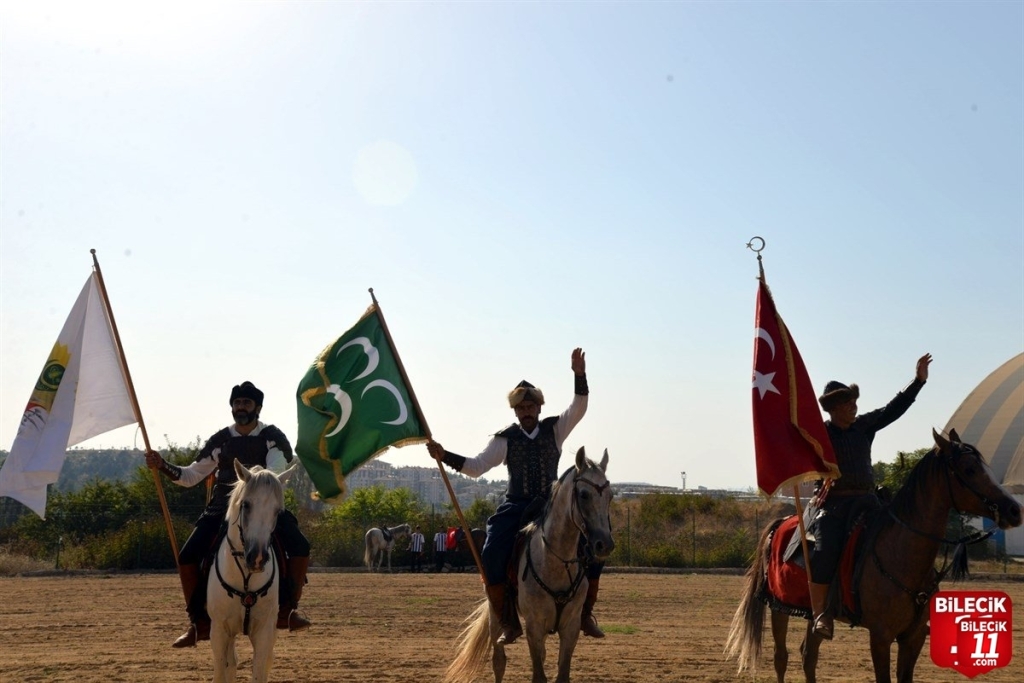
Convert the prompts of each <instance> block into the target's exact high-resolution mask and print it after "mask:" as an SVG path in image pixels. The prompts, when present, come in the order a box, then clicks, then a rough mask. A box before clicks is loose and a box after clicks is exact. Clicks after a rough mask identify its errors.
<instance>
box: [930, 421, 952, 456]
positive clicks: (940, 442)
mask: <svg viewBox="0 0 1024 683" xmlns="http://www.w3.org/2000/svg"><path fill="white" fill-rule="evenodd" d="M953 433H955V432H951V434H953ZM932 438H933V439H935V445H936V446H938V447H939V450H940V451H943V452H945V451H947V450H949V441H948V440H946V438H945V437H944V436H942V435H941V434H939V433H938V432H937V431H935V428H934V427H932Z"/></svg>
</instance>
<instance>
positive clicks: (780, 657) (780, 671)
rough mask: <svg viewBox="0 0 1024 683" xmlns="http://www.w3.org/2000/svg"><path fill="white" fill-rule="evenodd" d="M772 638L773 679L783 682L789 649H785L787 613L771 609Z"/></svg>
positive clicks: (787, 664)
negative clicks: (773, 649)
mask: <svg viewBox="0 0 1024 683" xmlns="http://www.w3.org/2000/svg"><path fill="white" fill-rule="evenodd" d="M771 618H772V640H773V641H774V642H775V656H774V658H773V660H774V664H775V680H776V681H777V683H785V681H786V667H787V666H789V650H787V649H786V634H787V633H788V632H789V615H788V614H786V613H785V612H776V611H774V610H772V617H771Z"/></svg>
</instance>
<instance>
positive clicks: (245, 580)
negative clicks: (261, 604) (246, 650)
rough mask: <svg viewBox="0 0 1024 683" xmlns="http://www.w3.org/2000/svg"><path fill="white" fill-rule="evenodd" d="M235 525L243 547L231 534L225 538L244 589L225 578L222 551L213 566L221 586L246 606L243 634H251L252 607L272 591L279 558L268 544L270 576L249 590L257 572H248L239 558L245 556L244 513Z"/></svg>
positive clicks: (216, 555) (215, 557) (217, 555)
mask: <svg viewBox="0 0 1024 683" xmlns="http://www.w3.org/2000/svg"><path fill="white" fill-rule="evenodd" d="M234 524H235V526H236V527H238V537H239V538H240V539H241V541H242V549H241V550H238V549H237V548H235V544H234V543H232V542H231V534H230V533H228V534H225V536H224V540H226V541H227V542H228V547H229V548H230V549H231V557H232V559H234V561H235V566H236V567H238V572H239V574H241V575H242V590H238V589H237V588H235V587H234V586H231V585H230V584H228V582H227V581H225V580H224V576H223V575H221V573H220V553H215V554H214V559H213V567H214V570H215V571H216V572H217V580H218V581H220V585H221V588H223V589H224V590H225V591H227V594H228V595H229V596H231V597H237V598H238V599H239V600H241V602H242V606H243V607H245V619H244V620H243V621H242V634H243V635H249V622H250V619H249V617H250V614H251V612H252V608H253V607H254V606H255V605H256V601H257V600H258V599H259V598H264V597H266V596H267V593H269V592H270V588H271V586H273V585H274V580H275V579H276V578H277V558H275V557H274V549H273V548H272V547H269V546H268V549H267V554H268V558H267V559H268V561H269V562H270V578H269V579H268V580H267V582H266V583H265V584H264V585H263V587H262V588H259V589H257V590H252V591H251V590H249V579H251V578H252V577H253V576H254V575H255V572H247V571H246V570H245V567H243V566H242V562H241V560H240V559H239V558H242V557H244V556H245V528H244V527H243V526H242V515H241V513H239V515H238V517H237V519H236V520H235V523H234Z"/></svg>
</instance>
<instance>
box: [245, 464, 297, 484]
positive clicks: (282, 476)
mask: <svg viewBox="0 0 1024 683" xmlns="http://www.w3.org/2000/svg"><path fill="white" fill-rule="evenodd" d="M235 462H238V461H237V460H236V461H235ZM298 468H299V463H297V462H296V463H292V466H291V467H289V468H288V469H286V470H285V471H284V472H282V473H281V474H280V475H278V477H277V479H278V481H280V482H281V483H282V484H287V483H288V480H289V479H291V478H292V475H293V474H295V470H297V469H298Z"/></svg>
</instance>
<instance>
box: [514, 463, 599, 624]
mask: <svg viewBox="0 0 1024 683" xmlns="http://www.w3.org/2000/svg"><path fill="white" fill-rule="evenodd" d="M580 482H582V483H584V484H589V485H590V486H591V487H592V488H593V489H594V490H595V491H596V492H597V495H598V496H600V495H601V494H603V493H604V492H605V489H607V488H608V487H609V486H611V482H609V481H607V480H606V481H605V483H604V484H602V485H601V486H598V485H597V484H595V483H594V482H592V481H590V480H589V479H584V478H583V477H582V476H576V477H573V480H572V491H573V495H572V503H571V505H570V507H569V519H570V520H571V521H572V523H573V526H575V527H576V530H577V531H579V532H580V535H581V536H582V537H583V539H584V540H585V541H587V543H585V544H584V545H583V547H584V548H585V549H586V554H585V555H584V554H581V553H580V550H579V543H578V542H577V544H576V548H577V549H576V557H574V558H572V559H570V560H566V559H564V558H562V557H559V556H558V554H556V553H555V552H554V551H553V550H551V546H550V545H548V540H547V538H546V537H545V536H544V528H543V527H540V539H541V541H542V542H543V543H544V547H545V548H546V549H547V552H549V553H551V554H552V555H554V556H555V558H556V559H557V560H558V561H559V562H561V563H562V566H563V567H564V568H565V574H566V576H568V577H569V587H568V588H566V589H565V590H561V591H556V590H554V589H552V588H551V587H550V586H548V585H547V584H546V583H544V581H543V580H542V579H541V578H540V575H539V574H538V573H537V568H536V567H534V566H533V556H532V553H531V552H530V544H529V543H527V544H526V569H524V570H523V580H524V581H525V580H526V572H527V570H529V572H530V574H532V575H533V579H534V581H536V582H537V585H539V586H540V587H541V588H543V589H544V592H546V593H547V594H548V595H550V596H551V598H552V599H553V600H554V601H555V626H554V628H553V629H552V630H551V631H550V633H555V632H556V631H557V630H558V624H559V622H561V620H562V610H563V609H564V608H565V606H566V605H567V604H568V603H569V602H570V601H571V600H572V599H573V597H575V595H576V592H577V591H578V590H579V588H580V584H581V583H583V576H584V575H585V574H586V572H587V568H588V567H589V566H590V562H591V560H592V559H593V556H592V554H591V551H590V542H589V541H590V536H589V534H588V533H587V531H588V530H587V527H586V524H585V522H584V523H582V524H581V523H580V522H578V521H577V520H576V517H575V516H574V515H573V511H575V510H576V509H578V508H579V500H578V497H579V488H578V487H579V484H580ZM580 516H581V517H582V513H581V514H580ZM573 564H576V565H579V571H577V572H576V576H575V578H574V577H573V576H572V572H571V571H570V569H569V567H570V565H573Z"/></svg>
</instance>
